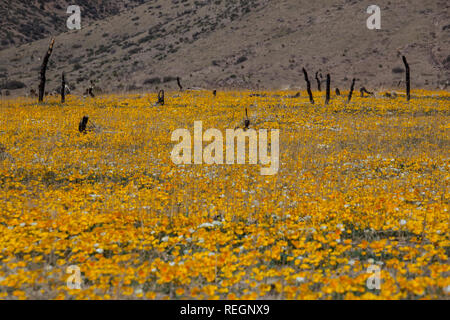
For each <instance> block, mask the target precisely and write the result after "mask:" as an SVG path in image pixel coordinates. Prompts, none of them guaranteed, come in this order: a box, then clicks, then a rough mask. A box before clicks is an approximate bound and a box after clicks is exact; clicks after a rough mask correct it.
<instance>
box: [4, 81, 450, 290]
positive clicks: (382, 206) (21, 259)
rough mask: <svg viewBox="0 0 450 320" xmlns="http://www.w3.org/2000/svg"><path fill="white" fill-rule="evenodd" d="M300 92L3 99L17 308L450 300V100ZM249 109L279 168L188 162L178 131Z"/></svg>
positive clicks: (9, 267) (11, 283)
mask: <svg viewBox="0 0 450 320" xmlns="http://www.w3.org/2000/svg"><path fill="white" fill-rule="evenodd" d="M294 94H295V92H286V91H282V92H258V94H257V95H255V92H247V91H242V92H218V93H217V96H216V97H214V96H213V94H212V93H211V92H207V91H190V92H182V93H178V92H169V93H166V104H165V105H164V106H157V107H155V106H152V105H153V103H154V102H155V101H156V100H157V97H156V94H141V95H139V94H134V95H131V94H129V95H105V96H100V97H96V98H86V99H84V98H82V97H76V96H69V97H68V98H67V102H66V103H65V104H63V105H61V104H60V103H59V100H58V99H57V98H49V99H48V100H47V101H46V103H44V104H36V102H35V101H32V100H30V99H27V98H15V99H10V100H2V101H1V112H0V143H1V146H2V150H1V151H0V152H1V154H0V186H1V189H0V299H140V298H143V299H448V298H449V293H450V277H449V275H450V264H449V255H450V242H449V217H450V214H449V211H448V210H449V199H450V196H449V179H450V174H449V167H450V163H449V150H450V148H449V147H450V139H449V129H450V94H449V93H448V92H431V91H423V90H416V91H413V92H412V95H413V97H412V100H411V101H410V102H406V101H405V99H404V97H402V96H399V97H397V98H395V99H391V98H385V97H383V96H379V97H376V98H375V97H370V98H361V97H356V96H354V98H353V100H352V101H351V102H350V103H348V104H347V103H346V99H345V98H344V96H342V97H333V100H332V101H331V102H330V104H329V105H327V106H326V107H325V106H324V103H323V101H324V97H323V96H322V95H321V94H320V93H318V92H314V95H315V100H316V105H311V104H310V103H309V99H308V98H307V95H306V92H301V96H300V98H293V97H292V95H294ZM344 94H345V93H344ZM52 99H54V100H52ZM245 107H247V109H248V113H249V118H250V123H251V125H250V127H251V128H254V129H259V128H263V129H268V130H270V129H279V130H280V148H279V152H280V166H279V171H278V173H277V174H275V175H272V176H264V175H261V174H260V166H258V165H250V164H246V165H238V164H234V165H194V164H193V165H175V164H173V162H172V160H171V158H170V155H171V150H172V148H173V146H174V144H175V143H174V142H172V141H171V133H172V132H173V131H174V130H175V129H178V128H186V129H189V130H191V131H192V128H193V124H194V121H202V122H203V128H204V129H208V128H217V129H219V130H223V131H225V130H226V129H228V128H235V127H236V126H238V125H240V123H241V122H242V119H243V117H244V108H245ZM84 115H88V116H89V123H90V124H94V125H95V128H92V130H90V131H89V132H88V133H86V134H81V133H80V132H78V123H79V121H80V119H81V118H82V117H83V116H84ZM69 266H76V267H78V268H79V269H80V271H81V279H82V282H81V289H76V288H74V289H70V287H69V286H68V285H67V280H68V278H69V277H70V276H71V273H68V272H67V271H68V270H67V268H68V267H69ZM371 268H372V269H371ZM373 268H375V269H376V268H379V270H380V273H379V275H380V279H381V285H380V288H379V289H377V288H372V289H370V288H369V287H368V286H367V280H368V279H369V277H371V276H373V275H374V273H371V272H367V271H368V269H371V270H373Z"/></svg>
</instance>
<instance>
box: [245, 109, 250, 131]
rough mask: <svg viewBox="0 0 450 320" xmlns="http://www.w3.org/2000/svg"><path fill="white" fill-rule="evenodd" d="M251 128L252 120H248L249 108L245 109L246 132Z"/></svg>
mask: <svg viewBox="0 0 450 320" xmlns="http://www.w3.org/2000/svg"><path fill="white" fill-rule="evenodd" d="M249 126H250V119H249V118H248V113H247V108H245V119H244V131H245V130H247V129H248V127H249Z"/></svg>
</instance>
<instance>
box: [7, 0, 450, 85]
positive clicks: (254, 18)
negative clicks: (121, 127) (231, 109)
mask: <svg viewBox="0 0 450 320" xmlns="http://www.w3.org/2000/svg"><path fill="white" fill-rule="evenodd" d="M370 4H372V3H371V2H369V1H356V0H339V1H325V0H316V1H308V0H247V1H242V0H241V1H238V0H215V1H212V0H203V1H201V0H195V1H192V0H171V1H167V0H154V1H145V3H144V4H141V5H139V6H136V7H134V8H131V9H124V10H123V11H121V12H120V13H118V14H116V15H113V16H108V17H106V18H104V19H101V20H98V21H92V20H91V22H89V24H86V23H83V21H84V22H86V21H85V20H83V19H84V16H82V25H83V27H82V29H81V30H78V31H77V30H73V31H65V32H64V33H61V34H59V35H57V36H56V44H55V49H54V52H53V55H52V57H51V61H50V64H49V69H48V77H47V78H48V79H49V83H48V85H47V88H48V89H49V90H52V89H54V88H56V87H57V86H58V85H59V81H60V80H59V79H60V75H61V72H62V71H65V72H66V75H67V79H68V81H69V83H70V85H71V86H72V87H73V86H75V87H76V88H77V90H76V91H78V92H81V90H82V89H83V88H84V87H85V86H86V85H87V83H88V81H89V80H91V79H92V80H95V81H96V82H97V83H98V85H99V86H101V87H102V88H103V89H105V90H107V91H121V90H154V89H156V88H157V87H164V88H168V89H175V88H177V85H176V82H175V81H174V79H175V78H176V77H177V76H179V77H181V79H182V84H183V86H185V87H204V88H268V89H269V88H270V89H285V88H303V87H304V81H303V75H302V67H305V68H306V69H307V70H308V71H309V73H310V77H311V78H313V77H314V73H315V72H316V71H320V72H321V73H322V74H323V75H324V76H325V74H326V73H328V72H329V73H330V74H331V79H332V86H333V87H336V86H338V87H340V88H345V89H346V88H347V87H348V86H349V82H350V80H351V78H353V77H355V78H357V79H358V83H359V84H360V85H364V86H366V87H367V88H369V89H379V88H381V87H384V88H395V87H397V86H398V84H399V81H400V80H402V79H403V64H402V61H401V58H400V57H401V55H402V54H404V55H406V56H407V58H408V61H409V64H410V66H411V75H412V85H413V88H418V87H422V88H438V87H439V86H441V88H443V87H444V86H445V84H446V83H448V82H449V78H450V72H449V69H450V55H449V54H450V50H449V49H450V24H449V23H450V22H449V21H450V19H449V18H450V15H449V12H450V11H449V8H450V4H449V3H448V1H446V0H425V1H423V0H422V1H421V0H409V1H406V0H398V1H385V0H380V1H378V2H377V5H379V6H380V8H381V30H369V29H368V28H367V27H366V20H367V18H368V17H369V14H367V13H366V9H367V7H368V6H369V5H370ZM82 10H83V9H82ZM65 19H67V15H66V14H64V19H63V22H62V24H63V25H62V28H63V29H64V28H65ZM58 28H59V27H58ZM55 33H56V31H55ZM49 41H50V39H49V38H45V39H41V40H37V41H34V42H32V43H27V44H24V45H20V46H18V47H10V48H7V49H5V50H2V51H0V75H1V74H3V75H5V74H7V76H8V79H9V80H15V81H21V82H23V83H24V84H25V85H26V87H25V88H23V89H19V90H14V91H13V92H12V93H13V94H14V93H24V92H28V91H29V89H30V88H36V87H37V79H38V72H39V68H40V64H41V59H42V57H43V55H44V53H45V51H46V48H47V46H48V43H49ZM1 81H2V79H0V83H1ZM313 83H314V82H313Z"/></svg>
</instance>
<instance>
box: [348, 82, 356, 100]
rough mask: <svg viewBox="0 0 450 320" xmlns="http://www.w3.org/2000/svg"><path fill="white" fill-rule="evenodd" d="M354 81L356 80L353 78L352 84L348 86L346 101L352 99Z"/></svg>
mask: <svg viewBox="0 0 450 320" xmlns="http://www.w3.org/2000/svg"><path fill="white" fill-rule="evenodd" d="M355 81H356V79H355V78H353V80H352V85H351V87H350V92H349V93H348V99H347V103H349V102H350V101H351V100H352V95H353V90H354V89H355Z"/></svg>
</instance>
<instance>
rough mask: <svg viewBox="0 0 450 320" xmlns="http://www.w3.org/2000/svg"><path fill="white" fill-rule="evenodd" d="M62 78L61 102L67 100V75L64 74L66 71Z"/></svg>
mask: <svg viewBox="0 0 450 320" xmlns="http://www.w3.org/2000/svg"><path fill="white" fill-rule="evenodd" d="M61 78H62V79H61V103H64V102H66V77H65V76H64V72H63V73H62V77H61Z"/></svg>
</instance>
